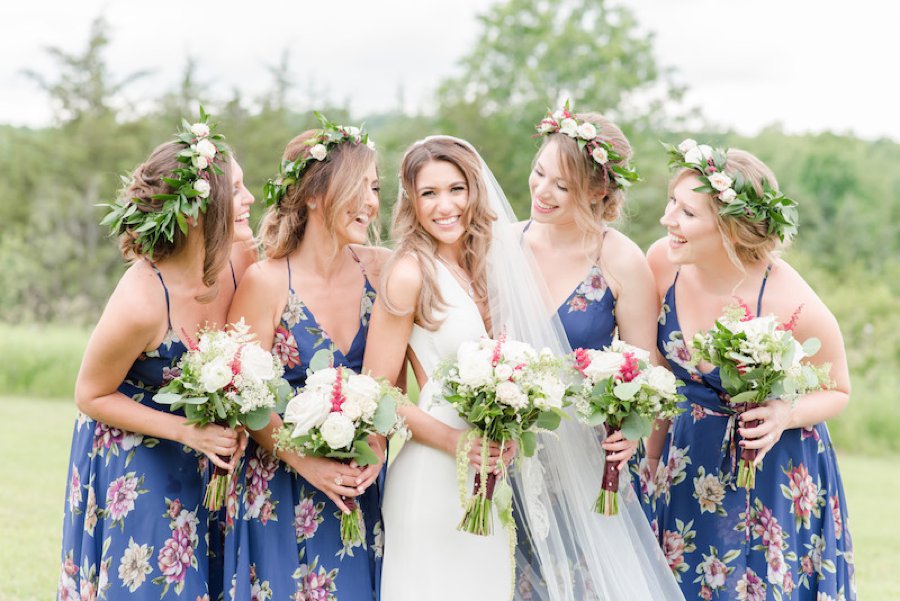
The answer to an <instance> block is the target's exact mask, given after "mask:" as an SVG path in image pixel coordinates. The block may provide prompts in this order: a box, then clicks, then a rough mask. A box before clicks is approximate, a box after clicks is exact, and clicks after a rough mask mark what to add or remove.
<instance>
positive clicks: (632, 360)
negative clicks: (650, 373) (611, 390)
mask: <svg viewBox="0 0 900 601" xmlns="http://www.w3.org/2000/svg"><path fill="white" fill-rule="evenodd" d="M623 356H624V357H625V362H624V363H622V367H620V368H619V373H618V374H616V379H617V380H619V381H621V382H631V381H632V380H634V379H635V378H636V377H638V374H640V373H641V366H640V364H639V363H638V360H637V357H635V356H634V353H623Z"/></svg>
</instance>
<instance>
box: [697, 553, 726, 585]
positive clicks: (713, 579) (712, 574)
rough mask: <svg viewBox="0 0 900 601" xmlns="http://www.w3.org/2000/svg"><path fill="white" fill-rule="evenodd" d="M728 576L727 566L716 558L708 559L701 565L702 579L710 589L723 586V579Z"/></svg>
mask: <svg viewBox="0 0 900 601" xmlns="http://www.w3.org/2000/svg"><path fill="white" fill-rule="evenodd" d="M727 576H728V566H726V565H725V563H724V562H723V561H722V560H721V559H719V558H718V557H710V558H709V560H708V561H707V562H706V563H705V564H704V565H703V578H704V580H705V581H706V584H708V585H709V586H710V587H712V588H716V589H719V588H722V587H723V586H725V578H726V577H727Z"/></svg>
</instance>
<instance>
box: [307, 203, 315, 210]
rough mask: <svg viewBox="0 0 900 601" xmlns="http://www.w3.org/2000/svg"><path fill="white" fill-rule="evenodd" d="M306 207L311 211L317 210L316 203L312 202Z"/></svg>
mask: <svg viewBox="0 0 900 601" xmlns="http://www.w3.org/2000/svg"><path fill="white" fill-rule="evenodd" d="M306 206H307V207H309V208H310V209H315V208H316V203H314V202H311V203H309V204H307V205H306Z"/></svg>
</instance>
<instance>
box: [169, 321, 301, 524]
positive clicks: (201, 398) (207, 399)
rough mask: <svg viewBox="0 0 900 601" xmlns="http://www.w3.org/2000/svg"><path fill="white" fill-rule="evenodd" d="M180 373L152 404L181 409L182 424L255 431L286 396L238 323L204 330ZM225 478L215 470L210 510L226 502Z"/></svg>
mask: <svg viewBox="0 0 900 601" xmlns="http://www.w3.org/2000/svg"><path fill="white" fill-rule="evenodd" d="M178 368H179V370H180V372H181V374H180V375H179V376H177V377H175V378H174V379H173V380H172V381H170V382H169V383H168V384H166V385H165V386H163V387H162V388H160V389H159V392H157V393H156V394H155V395H154V396H153V400H154V401H156V402H157V403H159V404H161V405H169V406H170V408H171V410H172V411H175V410H178V409H182V408H183V409H184V414H185V417H187V423H188V424H191V425H197V426H205V425H207V424H220V425H226V426H228V427H229V428H236V427H238V425H244V426H246V427H247V428H249V429H251V430H259V429H260V428H264V427H265V426H266V424H268V423H269V418H270V416H271V414H272V411H273V410H275V411H278V410H279V409H280V407H279V406H280V405H282V406H283V403H284V401H285V400H286V399H287V396H288V394H289V393H290V386H289V385H288V383H287V382H286V381H285V380H284V379H283V378H282V377H281V376H282V374H283V373H284V370H283V368H282V366H281V363H280V362H279V361H278V359H277V358H275V357H274V356H272V354H271V353H269V352H266V351H265V350H263V348H262V347H261V346H260V345H259V343H258V342H256V341H255V340H254V336H253V335H252V334H251V333H250V329H249V327H248V326H247V325H245V324H244V321H243V320H241V321H239V322H238V323H236V324H232V325H231V326H229V327H228V328H227V329H225V330H215V329H208V328H205V329H203V330H201V331H200V334H199V339H198V341H197V343H196V344H191V346H190V348H189V349H188V351H187V352H186V353H185V354H184V355H183V356H182V357H181V359H180V360H179V362H178ZM229 478H230V474H229V473H228V472H227V471H226V470H224V469H222V468H220V467H219V466H216V467H215V471H214V473H213V475H212V478H210V482H209V485H208V486H207V488H206V495H205V496H204V499H203V502H204V504H205V505H206V507H207V508H208V509H210V510H216V509H219V508H220V507H221V506H222V503H223V501H224V500H225V493H226V491H227V487H228V480H229Z"/></svg>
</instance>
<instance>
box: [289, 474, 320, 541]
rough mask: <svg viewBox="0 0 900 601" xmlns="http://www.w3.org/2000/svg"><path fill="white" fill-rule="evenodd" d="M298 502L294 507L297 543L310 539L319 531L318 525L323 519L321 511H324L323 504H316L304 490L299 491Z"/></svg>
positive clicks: (312, 496)
mask: <svg viewBox="0 0 900 601" xmlns="http://www.w3.org/2000/svg"><path fill="white" fill-rule="evenodd" d="M300 496H301V497H302V498H301V500H300V502H299V503H297V505H295V506H294V532H295V533H296V535H297V542H298V543H300V542H303V541H305V540H307V539H310V538H312V537H313V536H315V534H316V530H318V529H319V524H321V523H322V521H323V520H324V519H325V518H323V517H322V511H323V510H324V509H325V503H324V502H322V501H319V502H318V503H316V501H315V495H314V494H312V493H310V494H306V489H305V488H302V487H301V489H300Z"/></svg>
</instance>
